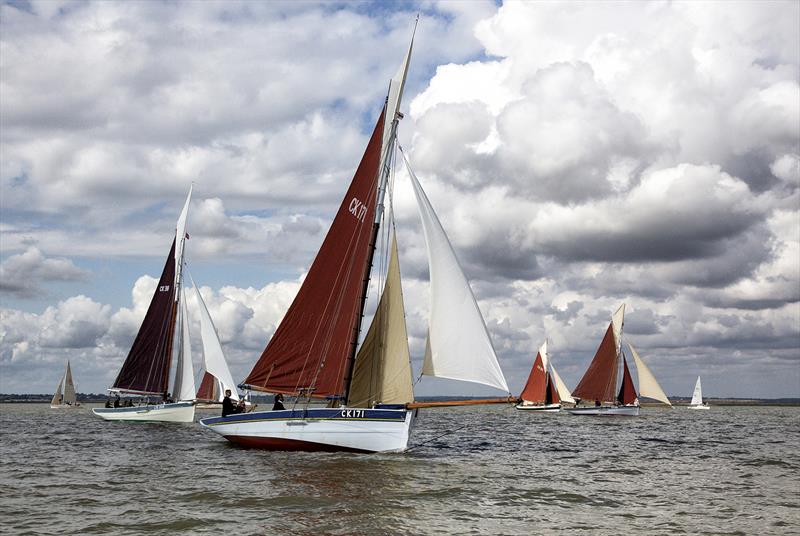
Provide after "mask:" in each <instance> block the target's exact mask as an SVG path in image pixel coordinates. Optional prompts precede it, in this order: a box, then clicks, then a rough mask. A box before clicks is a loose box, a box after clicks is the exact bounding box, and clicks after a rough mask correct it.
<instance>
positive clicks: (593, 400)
mask: <svg viewBox="0 0 800 536" xmlns="http://www.w3.org/2000/svg"><path fill="white" fill-rule="evenodd" d="M624 317H625V304H622V305H621V306H620V307H619V309H617V311H616V312H615V313H614V314H613V315H612V317H611V323H610V324H609V326H608V329H607V330H606V334H605V336H604V337H603V341H602V342H601V343H600V347H599V348H598V349H597V352H596V353H595V356H594V359H592V362H591V363H590V364H589V368H588V369H587V371H586V373H585V374H584V375H583V378H582V379H581V381H580V383H578V386H577V387H576V388H575V390H574V391H572V396H573V397H575V398H576V399H580V400H581V402H589V403H590V404H593V405H592V406H582V405H579V406H576V407H575V408H571V409H568V410H567V411H569V412H570V413H572V414H573V415H624V416H637V415H639V395H638V394H637V393H636V387H635V386H634V385H633V379H632V378H631V373H630V370H629V369H628V361H627V359H626V358H625V354H624V353H623V352H622V328H623V323H624ZM628 346H629V348H630V350H631V355H632V357H633V360H634V361H635V363H636V372H637V374H638V379H639V389H640V390H641V394H642V396H646V397H648V398H653V399H655V400H659V401H661V402H663V403H665V404H667V405H669V406H671V405H672V404H671V403H670V401H669V399H668V398H667V395H665V394H664V391H663V390H662V389H661V386H660V385H658V382H657V381H656V379H655V377H654V376H653V374H652V373H651V372H650V369H649V368H648V367H647V365H646V364H645V363H644V361H642V358H641V357H639V354H638V353H637V352H636V350H635V349H634V348H633V346H632V345H630V344H629V345H628ZM620 361H621V362H622V382H621V383H620V386H619V388H617V378H618V376H619V366H620Z"/></svg>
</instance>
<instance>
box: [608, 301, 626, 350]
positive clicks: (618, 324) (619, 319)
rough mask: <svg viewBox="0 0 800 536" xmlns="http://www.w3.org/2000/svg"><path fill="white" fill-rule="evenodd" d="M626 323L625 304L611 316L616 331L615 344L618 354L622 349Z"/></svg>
mask: <svg viewBox="0 0 800 536" xmlns="http://www.w3.org/2000/svg"><path fill="white" fill-rule="evenodd" d="M624 323H625V304H624V303H623V304H622V305H620V306H619V309H617V310H616V311H615V312H614V314H613V315H611V325H612V326H613V328H612V329H613V330H614V343H615V344H616V345H617V354H619V350H620V348H621V347H622V326H623V325H624Z"/></svg>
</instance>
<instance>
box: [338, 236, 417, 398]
mask: <svg viewBox="0 0 800 536" xmlns="http://www.w3.org/2000/svg"><path fill="white" fill-rule="evenodd" d="M413 401H414V391H413V387H412V377H411V361H410V356H409V352H408V334H407V332H406V318H405V307H404V305H403V291H402V288H401V284H400V262H399V260H398V255H397V238H396V237H395V234H394V231H392V245H391V253H390V258H389V269H388V271H387V273H386V284H385V286H384V288H383V294H382V295H381V299H380V302H379V303H378V308H377V310H376V311H375V316H374V317H373V319H372V324H371V325H370V327H369V330H368V331H367V335H366V337H365V338H364V342H362V343H361V348H360V349H359V351H358V355H357V356H356V362H355V366H354V368H353V380H352V382H351V384H350V394H349V400H348V403H347V405H348V406H350V407H356V408H359V407H362V408H363V407H372V406H373V405H374V404H376V403H378V402H381V403H384V404H406V403H408V402H413Z"/></svg>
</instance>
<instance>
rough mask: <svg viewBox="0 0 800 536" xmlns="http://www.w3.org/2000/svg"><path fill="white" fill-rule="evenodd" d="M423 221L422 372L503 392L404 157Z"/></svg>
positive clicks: (474, 309)
mask: <svg viewBox="0 0 800 536" xmlns="http://www.w3.org/2000/svg"><path fill="white" fill-rule="evenodd" d="M403 159H404V160H405V163H406V168H407V169H408V174H409V176H410V177H411V184H412V185H413V187H414V194H415V195H416V198H417V208H419V213H420V217H421V218H422V229H423V232H424V234H425V242H426V244H427V249H428V264H429V266H430V288H431V290H430V293H431V312H430V319H429V321H428V343H429V350H430V352H427V351H426V353H425V362H424V365H423V368H422V373H423V374H426V375H429V376H437V377H439V378H449V379H452V380H463V381H469V382H476V383H482V384H484V385H489V386H491V387H496V388H497V389H502V390H503V391H506V392H508V384H507V383H506V379H505V377H504V376H503V371H502V370H501V369H500V364H499V363H498V362H497V355H496V354H495V351H494V347H493V346H492V341H491V339H490V338H489V331H488V330H487V329H486V324H485V323H484V321H483V316H482V315H481V312H480V309H479V308H478V302H477V301H476V300H475V296H474V295H473V294H472V289H471V288H470V286H469V283H468V282H467V278H466V276H464V271H463V270H462V269H461V265H460V264H459V263H458V259H457V258H456V255H455V252H454V251H453V247H452V245H451V244H450V240H449V239H448V238H447V235H446V234H445V232H444V229H443V228H442V224H441V223H440V222H439V218H438V217H437V216H436V213H435V212H434V210H433V207H432V206H431V203H430V201H429V200H428V196H427V195H425V191H424V190H423V189H422V186H421V185H420V183H419V181H418V180H417V177H416V176H415V175H414V172H413V170H412V169H411V165H410V164H409V162H408V159H406V156H405V154H403Z"/></svg>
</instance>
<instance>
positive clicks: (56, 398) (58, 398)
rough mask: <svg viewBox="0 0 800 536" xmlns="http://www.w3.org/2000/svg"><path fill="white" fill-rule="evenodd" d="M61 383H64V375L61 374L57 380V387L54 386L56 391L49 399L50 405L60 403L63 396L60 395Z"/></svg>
mask: <svg viewBox="0 0 800 536" xmlns="http://www.w3.org/2000/svg"><path fill="white" fill-rule="evenodd" d="M62 385H64V376H61V379H59V380H58V387H56V392H55V393H54V394H53V398H52V399H51V400H50V405H51V406H58V405H59V404H61V401H62V399H63V397H62V396H61V389H62V387H61V386H62Z"/></svg>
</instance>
